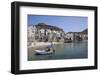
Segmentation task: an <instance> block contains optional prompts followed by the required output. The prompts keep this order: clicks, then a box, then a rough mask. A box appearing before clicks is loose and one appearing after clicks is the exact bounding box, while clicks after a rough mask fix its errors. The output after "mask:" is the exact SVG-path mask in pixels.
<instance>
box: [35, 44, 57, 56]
mask: <svg viewBox="0 0 100 76" xmlns="http://www.w3.org/2000/svg"><path fill="white" fill-rule="evenodd" d="M54 53H55V50H54V49H53V46H52V45H49V46H48V47H47V48H46V49H45V50H35V54H36V55H49V54H54Z"/></svg>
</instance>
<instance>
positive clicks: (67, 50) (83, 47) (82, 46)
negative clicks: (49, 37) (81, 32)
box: [28, 41, 88, 61]
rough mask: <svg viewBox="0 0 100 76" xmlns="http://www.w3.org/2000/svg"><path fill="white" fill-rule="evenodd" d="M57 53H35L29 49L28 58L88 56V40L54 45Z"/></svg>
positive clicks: (48, 58) (52, 58)
mask: <svg viewBox="0 0 100 76" xmlns="http://www.w3.org/2000/svg"><path fill="white" fill-rule="evenodd" d="M54 49H55V53H54V54H50V55H35V54H34V51H32V50H31V49H28V60H29V61H31V60H54V59H79V58H87V57H88V44H87V41H83V42H73V43H64V44H55V45H54Z"/></svg>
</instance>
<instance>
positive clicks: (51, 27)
mask: <svg viewBox="0 0 100 76" xmlns="http://www.w3.org/2000/svg"><path fill="white" fill-rule="evenodd" d="M33 26H36V28H38V29H50V30H55V31H63V29H61V28H59V27H57V26H52V25H47V24H45V23H38V24H37V25H33ZM63 32H64V31H63Z"/></svg>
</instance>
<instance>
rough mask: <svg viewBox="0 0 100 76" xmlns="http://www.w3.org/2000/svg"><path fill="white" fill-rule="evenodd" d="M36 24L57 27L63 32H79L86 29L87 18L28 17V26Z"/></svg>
mask: <svg viewBox="0 0 100 76" xmlns="http://www.w3.org/2000/svg"><path fill="white" fill-rule="evenodd" d="M38 23H46V24H48V25H52V26H57V27H59V28H62V29H63V30H64V31H65V32H80V31H83V30H84V29H86V28H87V27H88V17H80V16H47V15H28V25H31V24H33V25H34V24H38Z"/></svg>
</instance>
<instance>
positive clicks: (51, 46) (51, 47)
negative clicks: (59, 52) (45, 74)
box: [46, 44, 55, 52]
mask: <svg viewBox="0 0 100 76" xmlns="http://www.w3.org/2000/svg"><path fill="white" fill-rule="evenodd" d="M51 50H52V51H53V52H55V50H54V49H53V45H52V44H51V45H49V46H47V50H46V51H47V52H49V51H51Z"/></svg>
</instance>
